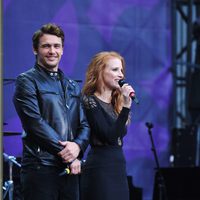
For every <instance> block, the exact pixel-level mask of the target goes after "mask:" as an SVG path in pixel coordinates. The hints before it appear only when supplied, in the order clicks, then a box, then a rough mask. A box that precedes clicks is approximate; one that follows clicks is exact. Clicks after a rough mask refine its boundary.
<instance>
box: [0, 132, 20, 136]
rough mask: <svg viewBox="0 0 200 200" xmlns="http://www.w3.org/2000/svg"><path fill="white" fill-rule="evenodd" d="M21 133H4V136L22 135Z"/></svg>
mask: <svg viewBox="0 0 200 200" xmlns="http://www.w3.org/2000/svg"><path fill="white" fill-rule="evenodd" d="M21 134H22V133H20V132H3V136H14V135H21Z"/></svg>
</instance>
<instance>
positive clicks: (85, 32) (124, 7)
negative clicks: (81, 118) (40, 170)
mask: <svg viewBox="0 0 200 200" xmlns="http://www.w3.org/2000/svg"><path fill="white" fill-rule="evenodd" d="M3 12H4V14H3V35H4V39H3V78H4V85H3V122H4V127H3V130H4V132H11V133H15V132H18V133H20V132H21V131H22V128H21V124H20V121H19V118H18V116H17V114H16V111H15V109H14V106H13V103H12V96H13V91H14V82H12V81H11V82H7V81H6V80H7V79H15V78H16V76H17V75H18V74H19V73H21V72H23V71H25V70H27V69H29V68H30V67H32V66H33V65H34V61H35V58H34V55H33V52H32V40H31V38H32V35H33V33H34V32H35V31H36V30H37V29H38V28H40V26H41V25H43V24H45V23H48V22H53V23H57V24H59V25H60V26H61V27H62V28H63V30H64V32H65V35H66V40H65V48H64V55H63V58H62V62H61V63H60V68H61V69H62V70H63V71H64V72H65V73H66V74H67V75H68V76H69V77H70V78H72V79H75V80H82V83H83V82H84V79H85V71H86V68H87V64H88V63H89V61H90V59H91V57H92V56H93V55H94V54H96V53H97V52H99V51H110V50H114V51H117V52H119V53H120V54H121V55H122V56H124V58H125V60H126V79H127V81H128V82H129V83H130V84H131V85H133V87H134V88H135V91H136V93H137V97H138V99H139V100H140V104H139V105H135V104H134V105H133V106H132V122H131V124H130V125H129V127H128V135H127V136H126V138H125V141H124V147H123V148H124V153H125V156H126V160H127V173H128V175H130V176H132V177H133V184H134V185H135V186H137V187H141V188H142V189H143V199H144V200H150V199H151V198H152V191H153V183H154V175H155V171H154V168H155V166H156V165H155V160H154V156H153V153H152V151H151V141H150V137H149V135H148V130H147V127H146V126H145V123H146V122H152V123H153V125H154V128H153V129H152V135H153V139H154V142H155V146H156V150H157V153H158V158H159V162H160V165H161V166H168V165H169V162H168V160H169V159H168V158H169V150H170V139H171V130H170V128H169V126H170V119H171V117H170V113H171V111H170V108H171V103H172V74H171V72H170V67H171V25H170V19H171V16H170V15H171V14H170V1H169V0H84V1H83V0H56V1H49V0H42V1H41V0H32V1H27V0H17V1H13V0H3ZM82 83H80V87H82ZM3 150H4V152H5V153H7V154H9V155H14V156H20V155H21V153H22V152H21V151H22V147H21V138H20V136H4V137H3Z"/></svg>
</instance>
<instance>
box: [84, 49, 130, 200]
mask: <svg viewBox="0 0 200 200" xmlns="http://www.w3.org/2000/svg"><path fill="white" fill-rule="evenodd" d="M124 68H125V62H124V59H123V58H122V57H121V56H120V55H119V54H118V53H116V52H100V53H98V54H96V55H95V56H94V57H93V59H92V60H91V63H90V64H89V67H88V70H87V73H86V82H85V85H84V87H83V102H84V106H85V111H86V116H87V118H88V122H89V124H90V127H91V136H90V146H91V149H90V151H89V153H88V156H87V161H86V163H85V166H84V169H83V171H82V175H81V200H111V199H115V200H129V189H128V183H127V175H126V164H125V158H124V155H123V151H122V144H123V137H124V136H125V135H126V132H127V129H126V124H127V122H128V121H129V112H130V107H131V104H132V100H131V98H130V97H129V94H130V93H133V94H134V90H133V88H132V87H131V86H130V85H128V84H124V85H123V86H122V87H120V86H119V84H118V82H119V80H121V79H123V78H124V70H125V69H124Z"/></svg>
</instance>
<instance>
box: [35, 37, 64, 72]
mask: <svg viewBox="0 0 200 200" xmlns="http://www.w3.org/2000/svg"><path fill="white" fill-rule="evenodd" d="M34 53H35V54H36V55H37V62H38V64H39V65H41V66H43V67H44V68H46V69H47V70H50V71H57V70H58V64H59V62H60V59H61V57H62V54H63V45H62V40H61V38H60V37H57V36H55V35H50V34H44V35H43V36H42V37H41V38H40V40H39V45H38V50H37V51H35V50H34Z"/></svg>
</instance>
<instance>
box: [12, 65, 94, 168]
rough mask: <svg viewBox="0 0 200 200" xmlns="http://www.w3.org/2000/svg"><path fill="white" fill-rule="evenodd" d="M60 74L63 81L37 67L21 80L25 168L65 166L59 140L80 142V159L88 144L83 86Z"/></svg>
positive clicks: (18, 94) (18, 97) (18, 100)
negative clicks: (35, 165)
mask: <svg viewBox="0 0 200 200" xmlns="http://www.w3.org/2000/svg"><path fill="white" fill-rule="evenodd" d="M59 75H60V76H59V80H62V81H58V79H55V77H51V75H50V73H48V72H47V71H46V70H45V69H43V68H42V67H40V66H39V65H37V64H36V65H35V66H34V67H33V68H32V69H30V70H29V71H27V72H25V73H22V74H20V75H19V76H18V77H17V81H16V89H15V94H14V97H13V102H14V105H15V108H16V111H17V113H18V115H19V117H20V119H21V122H22V126H23V129H24V133H23V135H22V138H23V159H22V166H24V165H32V164H44V165H51V166H62V161H61V158H60V157H58V156H57V153H58V152H59V151H61V150H62V149H63V147H62V146H61V145H60V144H59V142H58V141H59V140H60V141H66V140H68V141H74V142H76V143H77V144H78V145H79V146H80V148H81V152H80V155H79V157H81V156H82V155H83V152H84V151H85V149H86V147H87V145H88V139H89V131H90V129H89V125H88V122H87V120H86V117H85V114H84V110H83V107H82V101H81V97H80V89H79V86H78V85H77V83H76V82H75V81H72V80H69V79H67V78H66V77H64V74H63V73H62V71H61V70H59ZM60 83H62V84H60ZM61 85H62V87H61ZM62 88H63V89H62Z"/></svg>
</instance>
